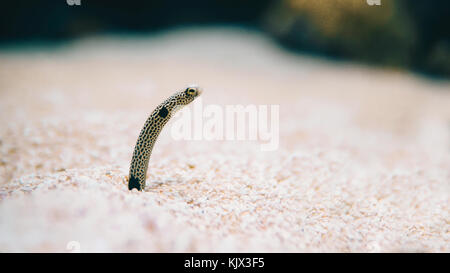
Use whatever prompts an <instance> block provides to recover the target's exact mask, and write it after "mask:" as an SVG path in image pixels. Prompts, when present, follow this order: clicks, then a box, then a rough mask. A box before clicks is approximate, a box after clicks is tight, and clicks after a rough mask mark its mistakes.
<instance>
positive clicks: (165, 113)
mask: <svg viewBox="0 0 450 273" xmlns="http://www.w3.org/2000/svg"><path fill="white" fill-rule="evenodd" d="M200 94H201V89H200V88H199V87H196V86H189V87H188V88H186V89H185V90H184V91H180V92H177V93H175V94H174V95H172V96H171V97H169V98H168V99H166V100H165V101H164V102H163V103H161V104H160V105H159V106H158V107H156V109H155V110H154V111H153V112H152V114H151V115H150V116H149V117H148V119H147V121H146V122H145V125H144V128H142V130H141V133H140V134H139V138H138V140H137V142H136V146H135V147H134V153H133V158H132V159H131V166H130V175H129V180H128V189H129V190H132V189H134V188H136V189H137V190H139V191H140V190H143V189H144V188H145V179H146V175H147V169H148V161H149V159H150V155H151V154H152V150H153V145H155V141H156V139H157V138H158V135H159V133H160V132H161V130H162V128H163V127H164V125H165V124H166V123H167V122H168V121H169V119H170V117H171V116H172V115H173V114H174V113H175V112H176V111H177V110H178V109H180V108H181V107H183V106H185V105H187V104H189V103H190V102H192V101H193V100H194V99H195V98H196V97H198V96H199V95H200Z"/></svg>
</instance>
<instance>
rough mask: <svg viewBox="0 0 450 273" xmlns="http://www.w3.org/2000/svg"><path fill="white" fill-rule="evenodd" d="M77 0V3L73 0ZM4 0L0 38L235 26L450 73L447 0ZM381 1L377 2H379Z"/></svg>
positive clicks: (355, 56)
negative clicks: (377, 3)
mask: <svg viewBox="0 0 450 273" xmlns="http://www.w3.org/2000/svg"><path fill="white" fill-rule="evenodd" d="M72 2H73V4H74V5H69V4H71V3H72ZM77 2H78V1H77V0H67V1H66V0H42V1H27V0H18V1H7V2H5V3H2V9H1V16H0V42H1V44H2V45H3V46H4V47H5V46H6V47H8V46H11V45H12V46H15V45H17V43H21V44H28V42H30V41H33V42H52V43H58V42H64V41H67V40H70V39H74V38H79V37H83V36H90V35H94V34H102V33H103V34H104V33H127V34H132V33H134V34H136V33H137V34H147V33H151V32H155V31H162V30H166V29H168V28H174V27H180V26H200V25H233V26H241V27H245V28H251V29H256V30H259V31H262V32H264V33H266V34H267V35H268V36H270V37H272V38H273V39H274V40H275V41H277V42H278V43H279V44H281V45H283V46H285V47H286V48H289V49H291V50H293V51H299V52H308V53H313V54H316V55H323V56H327V57H332V58H337V59H350V60H356V61H360V62H367V63H370V64H376V65H382V66H389V67H398V68H404V69H411V70H413V71H417V72H421V73H426V74H430V75H435V76H440V77H448V76H449V75H450V40H449V39H450V38H449V37H450V35H449V26H450V2H449V1H446V0H434V1H426V0H417V1H407V0H381V5H380V6H377V5H372V6H371V5H368V3H367V1H366V0H314V1H312V0H278V1H277V0H191V1H184V0H152V1H150V0H145V1H144V0H137V1H120V0H112V1H108V2H105V1H94V0H80V1H79V2H80V5H76V3H77ZM375 2H376V1H375Z"/></svg>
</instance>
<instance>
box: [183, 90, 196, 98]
mask: <svg viewBox="0 0 450 273" xmlns="http://www.w3.org/2000/svg"><path fill="white" fill-rule="evenodd" d="M185 92H186V94H187V95H190V96H193V95H195V92H196V91H195V89H194V88H187V89H186V91H185Z"/></svg>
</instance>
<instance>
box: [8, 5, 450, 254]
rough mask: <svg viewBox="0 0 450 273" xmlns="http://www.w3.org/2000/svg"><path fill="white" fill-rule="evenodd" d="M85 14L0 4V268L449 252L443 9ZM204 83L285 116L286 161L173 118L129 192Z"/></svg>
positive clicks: (206, 97) (85, 9)
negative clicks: (25, 255)
mask: <svg viewBox="0 0 450 273" xmlns="http://www.w3.org/2000/svg"><path fill="white" fill-rule="evenodd" d="M77 2H78V1H77V0H53V1H50V0H40V1H29V0H28V1H25V0H16V1H12V0H10V1H3V2H2V6H1V9H0V252H8V251H13V252H14V251H18V252H26V251H30V252H45V251H57V252H66V251H67V250H68V248H67V247H66V246H67V245H70V244H69V243H70V242H74V241H75V242H79V243H80V244H81V251H86V252H90V251H92V252H95V251H101V252H109V251H120V252H122V251H128V252H135V251H144V252H195V251H199V252H216V251H217V252H264V251H274V252H285V251H293V252H358V251H359V252H369V251H374V252H450V236H448V234H449V229H448V227H449V217H448V215H449V213H450V206H449V204H450V202H449V200H450V184H449V183H448V182H449V178H450V169H449V166H450V153H449V151H450V130H449V129H450V127H449V124H450V92H448V91H449V90H450V81H449V80H448V78H449V76H450V43H449V35H448V29H449V26H450V24H449V22H448V20H449V18H450V16H449V8H450V4H449V3H450V2H449V1H448V0H445V1H444V0H434V1H425V0H415V1H406V0H405V1H404V0H396V1H394V0H380V2H381V6H376V5H372V6H371V5H368V4H367V1H366V0H279V1H274V0H190V1H188V0H183V1H182V0H155V1H150V0H146V1H125V0H122V1H112V0H110V1H93V0H80V5H76V3H77ZM373 2H376V1H373ZM69 4H73V5H69ZM192 83H197V84H198V85H199V86H201V87H203V89H204V92H203V94H202V96H201V97H200V98H199V99H196V101H195V102H193V103H192V105H190V106H188V108H191V109H195V107H196V103H200V101H203V103H204V104H203V105H204V106H206V105H216V106H220V107H222V109H225V106H227V105H238V104H239V105H279V106H280V107H279V111H280V112H279V123H275V124H277V125H279V149H277V150H276V151H271V152H262V151H261V150H260V147H261V145H260V144H261V143H265V141H207V140H205V139H203V140H195V141H188V140H182V141H175V140H174V139H173V138H172V137H171V128H170V127H171V123H172V124H173V122H175V119H176V118H172V119H171V120H170V121H169V123H168V124H167V125H166V126H165V129H164V130H163V131H162V133H161V135H160V136H159V138H158V141H157V142H158V143H157V144H156V145H155V147H154V149H153V151H152V157H151V159H150V162H149V171H148V174H147V187H148V188H147V190H146V191H145V192H136V191H129V190H128V188H127V176H128V174H129V166H130V165H129V164H130V160H131V156H132V152H133V148H134V145H135V144H136V139H137V138H138V135H139V132H140V130H141V129H142V126H143V124H144V122H145V120H146V119H147V117H148V115H149V113H150V112H151V111H152V110H153V109H155V107H156V106H157V105H158V104H159V103H161V102H162V101H163V100H164V99H166V98H167V97H169V96H170V95H172V94H173V93H174V92H175V91H180V90H183V89H184V88H185V87H186V85H188V84H192ZM207 121H209V119H207V118H206V117H205V122H204V124H206V122H207ZM270 126H271V127H272V125H270ZM249 127H250V126H249ZM277 127H278V126H277ZM193 129H194V128H193Z"/></svg>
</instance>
